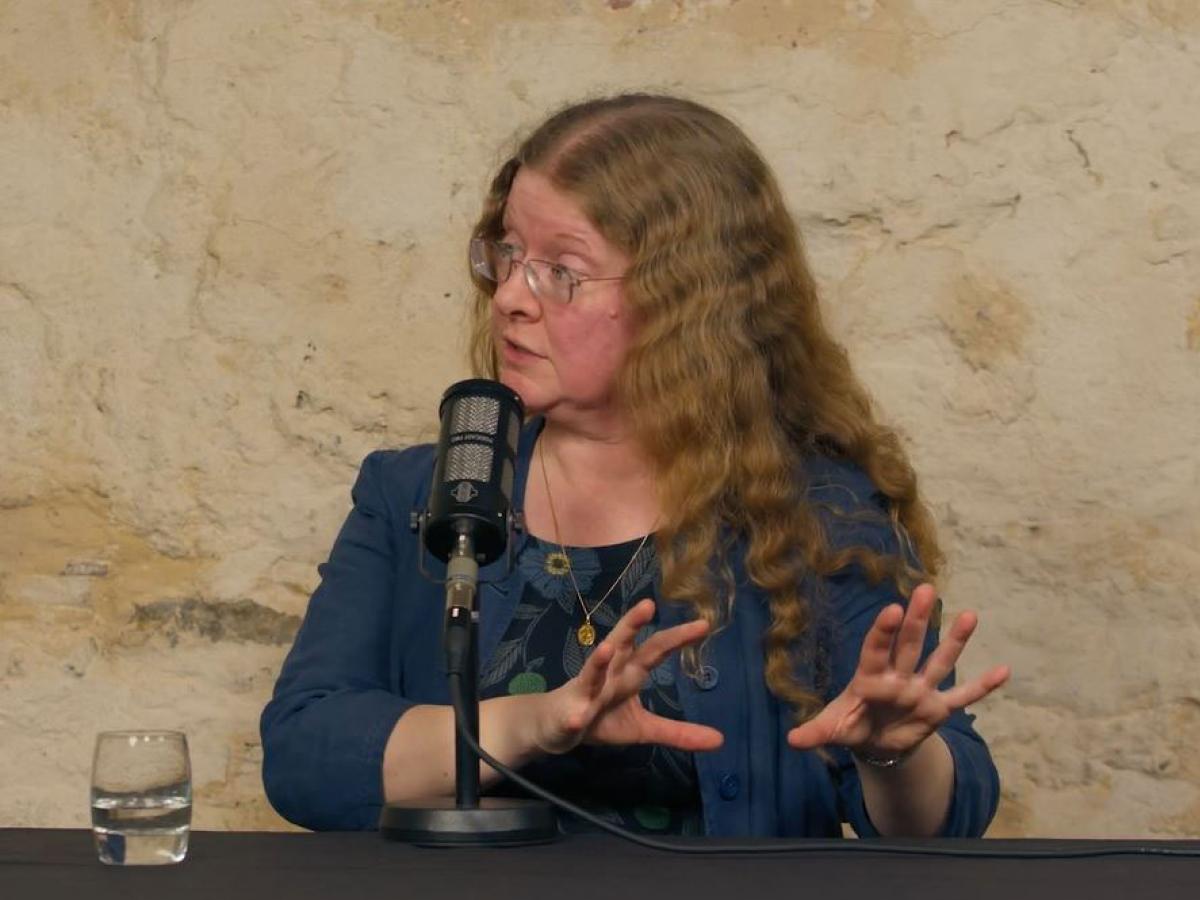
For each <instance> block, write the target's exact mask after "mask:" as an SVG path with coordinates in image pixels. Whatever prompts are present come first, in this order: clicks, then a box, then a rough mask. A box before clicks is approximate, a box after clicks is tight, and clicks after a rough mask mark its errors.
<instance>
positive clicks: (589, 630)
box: [537, 441, 658, 647]
mask: <svg viewBox="0 0 1200 900" xmlns="http://www.w3.org/2000/svg"><path fill="white" fill-rule="evenodd" d="M542 445H543V442H542V441H538V444H537V450H538V462H539V463H540V464H541V467H542V482H543V483H544V484H545V485H546V505H547V506H549V507H550V522H551V523H552V524H553V525H554V542H555V543H556V544H558V550H559V553H561V554H562V561H563V565H565V566H566V568H567V574H568V575H569V576H570V577H571V587H573V588H574V589H575V596H576V597H577V598H578V600H579V608H580V609H582V610H583V624H582V625H580V626H579V628H577V629H576V630H575V639H576V640H577V641H579V643H580V645H582V646H584V647H590V646H592V644H594V643H596V629H595V627H594V626H593V625H592V614H593V613H594V612H595V611H596V610H598V609H599V608H600V607H601V606H603V605H604V601H605V600H607V599H608V598H609V595H611V594H612V592H613V591H614V590H616V588H617V585H618V584H620V583H621V579H622V578H624V577H625V575H626V573H628V572H629V570H630V568H632V567H633V561H634V560H635V559H637V558H638V555H639V554H640V553H641V552H642V548H643V547H645V546H646V541H648V540H649V539H650V535H651V534H653V533H654V528H651V529H650V531H649V532H647V533H646V534H645V535H643V537H642V542H641V543H640V544H638V545H637V549H636V550H634V551H633V556H631V557H629V562H627V563H625V568H624V569H622V570H621V574H620V575H618V576H617V578H616V580H615V581H614V582H613V583H612V584H610V585H609V586H608V590H607V591H605V592H604V596H603V597H601V598H600V599H599V600H598V601H596V605H595V606H593V607H592V608H591V609H588V608H587V603H585V602H584V599H583V592H582V591H581V590H579V582H578V581H576V580H575V567H574V566H572V565H571V557H570V556H568V555H567V548H566V547H564V546H563V542H562V535H561V533H560V532H559V530H558V514H557V513H556V512H555V511H554V496H553V495H552V494H551V493H550V476H549V475H548V474H546V451H545V450H544V449H543V446H542ZM654 527H655V528H656V527H658V520H657V519H656V520H655V522H654Z"/></svg>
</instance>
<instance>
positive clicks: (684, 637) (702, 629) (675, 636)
mask: <svg viewBox="0 0 1200 900" xmlns="http://www.w3.org/2000/svg"><path fill="white" fill-rule="evenodd" d="M706 634H708V623H707V622H706V621H704V620H703V619H696V620H695V621H693V622H685V623H684V624H683V625H676V626H674V627H673V628H664V629H663V630H662V631H656V632H654V634H652V635H650V637H648V638H646V640H645V641H643V642H642V645H641V646H640V647H638V648H637V655H636V658H637V663H638V665H640V666H642V667H644V668H645V669H646V670H647V671H648V670H650V669H653V668H654V667H655V666H658V665H660V664H661V663H662V662H663V660H665V659H666V658H667V657H668V656H670V655H671V654H672V653H674V652H675V651H676V650H678V649H679V648H680V647H686V646H687V645H688V644H694V643H696V641H699V640H700V639H701V638H703V637H704V636H705V635H706Z"/></svg>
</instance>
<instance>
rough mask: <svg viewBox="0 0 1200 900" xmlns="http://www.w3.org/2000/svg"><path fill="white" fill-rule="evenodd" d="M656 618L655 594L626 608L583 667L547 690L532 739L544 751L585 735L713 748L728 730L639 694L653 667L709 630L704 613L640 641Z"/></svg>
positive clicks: (598, 740)
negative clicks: (672, 714)
mask: <svg viewBox="0 0 1200 900" xmlns="http://www.w3.org/2000/svg"><path fill="white" fill-rule="evenodd" d="M653 618H654V601H653V600H649V599H647V600H642V601H641V602H639V603H637V604H636V605H635V606H633V607H632V608H631V609H630V610H629V611H628V612H626V613H625V615H623V616H622V617H621V619H620V621H618V622H617V624H616V626H615V627H614V628H613V630H612V632H611V633H610V634H609V635H608V637H607V638H605V639H604V640H603V641H602V642H601V643H600V645H599V646H598V647H597V648H596V649H595V650H594V651H592V654H591V656H589V657H588V659H587V662H585V663H584V665H583V669H582V670H581V671H580V672H579V674H578V675H577V676H575V677H574V678H572V679H571V680H570V681H568V682H567V683H566V684H564V685H563V686H562V687H560V688H557V689H556V690H553V691H550V692H549V693H547V694H544V695H542V697H543V700H544V703H543V704H542V705H541V707H542V708H541V711H540V713H541V714H540V715H539V716H538V728H537V735H536V737H535V742H536V744H537V746H538V749H539V750H541V751H542V752H544V753H566V752H567V751H568V750H571V749H572V748H574V747H576V746H578V745H579V744H581V743H590V744H664V745H666V746H668V747H675V748H678V749H680V750H715V749H716V748H717V747H720V746H721V743H722V742H723V740H724V738H723V737H722V735H721V732H719V731H717V730H716V729H715V728H710V727H708V726H707V725H697V724H695V723H692V722H684V721H679V720H676V719H666V718H663V717H662V716H657V715H654V714H653V713H651V712H648V711H647V710H646V708H645V707H644V706H642V702H641V699H640V697H639V696H638V695H639V692H640V691H641V689H642V686H643V685H644V684H645V683H646V678H647V677H648V676H649V674H650V672H651V670H653V669H654V668H655V667H657V666H658V665H660V664H661V663H662V662H663V660H665V659H666V658H667V657H668V656H669V655H670V654H671V653H674V652H675V651H676V650H678V649H679V648H681V647H686V646H687V645H688V644H693V643H695V642H696V641H699V640H700V639H701V638H703V637H704V635H705V634H707V633H708V623H707V622H705V621H704V620H702V619H698V620H696V621H694V622H687V623H685V624H683V625H676V626H674V627H673V628H665V629H663V630H662V631H657V632H655V633H654V634H652V635H651V636H650V637H649V638H647V639H646V640H645V641H643V642H642V643H641V644H640V645H635V643H634V638H635V637H636V636H637V633H638V632H639V631H640V630H641V629H642V628H643V627H644V626H645V625H647V624H649V623H650V621H651V620H652V619H653Z"/></svg>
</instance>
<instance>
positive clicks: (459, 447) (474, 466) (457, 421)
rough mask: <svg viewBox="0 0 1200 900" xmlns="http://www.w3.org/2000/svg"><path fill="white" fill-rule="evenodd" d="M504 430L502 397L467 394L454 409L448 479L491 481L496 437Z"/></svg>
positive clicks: (447, 463) (447, 455) (446, 474)
mask: <svg viewBox="0 0 1200 900" xmlns="http://www.w3.org/2000/svg"><path fill="white" fill-rule="evenodd" d="M499 430H500V401H499V400H496V399H495V398H494V397H479V396H470V395H468V396H466V397H460V398H458V400H456V401H455V403H454V406H453V408H451V410H450V447H449V449H448V450H447V452H446V470H445V475H444V476H443V477H444V479H445V481H447V482H453V481H464V480H466V481H488V480H489V479H490V478H491V477H492V459H493V452H492V438H493V437H494V436H495V435H496V433H497V432H498V431H499Z"/></svg>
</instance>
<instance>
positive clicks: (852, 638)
mask: <svg viewBox="0 0 1200 900" xmlns="http://www.w3.org/2000/svg"><path fill="white" fill-rule="evenodd" d="M863 477H864V478H865V476H863ZM859 487H860V488H861V485H859ZM868 492H870V493H873V486H871V485H869V484H868V485H867V491H862V490H858V491H856V493H857V495H858V496H860V497H861V496H862V494H863V493H868ZM813 499H814V500H817V499H818V498H817V497H815V496H814V498H813ZM885 503H886V500H885V499H884V498H883V497H882V495H879V494H873V496H872V499H871V501H868V510H869V511H868V512H867V513H866V515H861V513H862V509H861V508H860V509H859V510H858V511H857V512H858V513H859V514H860V515H859V516H856V517H855V518H849V519H843V518H839V517H836V516H834V517H831V518H825V517H824V516H823V518H825V525H826V529H827V532H828V534H829V537H830V541H831V543H832V544H833V545H834V546H835V547H840V546H855V545H866V546H867V547H870V548H871V549H872V550H874V551H875V552H877V553H880V554H883V555H885V556H891V555H897V554H899V553H901V547H900V541H899V539H898V537H897V535H896V533H895V531H894V530H893V528H892V525H891V522H890V521H889V519H888V517H887V513H886V511H885V506H884V504H885ZM837 505H839V506H840V505H841V504H840V503H839V504H837ZM904 553H905V555H906V557H907V559H908V560H909V562H912V563H915V562H916V558H915V555H914V553H913V551H912V549H911V548H910V547H907V546H906V547H905V548H904ZM918 568H919V565H918ZM826 586H827V600H826V602H827V603H828V612H829V613H830V614H831V616H832V619H833V632H832V634H831V635H830V638H831V641H830V643H831V659H830V661H829V663H830V671H829V675H830V684H829V687H828V690H827V692H826V700H827V701H828V700H832V699H833V698H834V697H836V696H837V695H838V694H839V693H841V692H842V690H844V689H845V687H846V685H847V684H849V682H850V679H851V678H853V676H854V672H855V670H856V668H857V666H858V659H859V655H860V652H861V649H862V645H863V640H864V639H865V638H866V635H867V632H868V631H869V630H870V628H871V625H872V624H873V623H874V621H875V618H876V617H877V616H878V615H879V613H880V612H881V611H882V610H883V608H884V607H885V606H887V605H888V604H890V603H901V604H903V605H905V606H907V605H908V598H907V597H904V596H903V595H901V594H900V592H899V591H898V590H897V589H896V587H895V584H894V583H893V582H892V581H891V579H888V578H885V579H884V580H883V581H881V582H880V583H879V584H876V585H872V584H871V583H870V581H869V580H868V578H867V575H866V573H865V571H863V570H862V569H861V568H860V567H859V566H857V565H853V566H850V567H849V568H847V569H846V570H844V571H843V572H840V573H838V574H836V575H835V576H833V577H832V578H830V579H828V580H827V581H826ZM938 634H939V632H938V629H937V628H934V627H932V626H931V627H930V629H929V631H928V633H927V634H926V637H925V645H924V647H923V648H922V652H921V662H922V663H924V661H925V659H927V658H928V656H929V654H930V653H932V652H933V650H934V648H935V647H936V646H937V643H938ZM954 680H955V675H954V672H951V673H950V674H949V675H948V676H947V677H946V679H945V680H944V681H943V682H942V683H941V684H940V685H939V687H940V688H941V689H942V690H945V689H946V688H949V687H951V686H953V684H954ZM973 721H974V716H971V715H968V714H967V713H966V712H964V711H962V710H957V711H956V712H954V713H953V714H952V715H951V716H950V718H949V719H947V720H946V721H945V722H944V723H943V724H942V725H941V727H940V728H939V729H938V734H939V735H940V736H941V738H942V739H943V740H944V741H945V742H946V744H947V746H948V747H949V748H950V753H951V756H952V757H953V759H954V791H953V794H952V796H951V800H950V808H949V810H948V811H947V815H946V820H945V822H944V823H943V825H942V830H941V832H940V836H942V837H979V836H981V835H982V834H983V832H984V831H985V830H986V829H987V826H988V823H989V822H991V820H992V816H993V815H994V814H995V812H996V805H997V802H998V800H999V793H1000V780H999V777H998V775H997V773H996V767H995V765H994V764H993V763H992V758H991V755H990V754H989V752H988V749H987V745H986V744H985V743H984V741H983V738H981V737H980V736H979V734H978V733H977V732H976V731H975V729H974V727H973V726H972V724H971V723H972V722H973ZM829 749H830V752H831V753H832V755H833V762H834V777H835V780H836V783H837V791H838V797H839V801H840V807H841V814H842V817H843V819H844V820H845V821H847V822H849V823H850V825H851V826H852V827H853V828H854V831H855V833H857V834H858V835H859V836H860V837H878V836H879V832H878V830H877V829H876V828H875V826H874V825H873V824H872V822H871V820H870V817H869V816H868V815H867V809H866V806H865V804H864V802H863V794H862V783H861V782H860V780H859V777H858V769H857V767H856V765H855V763H854V760H853V758H852V756H851V754H850V752H849V751H848V750H846V749H844V748H841V747H831V748H829Z"/></svg>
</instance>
